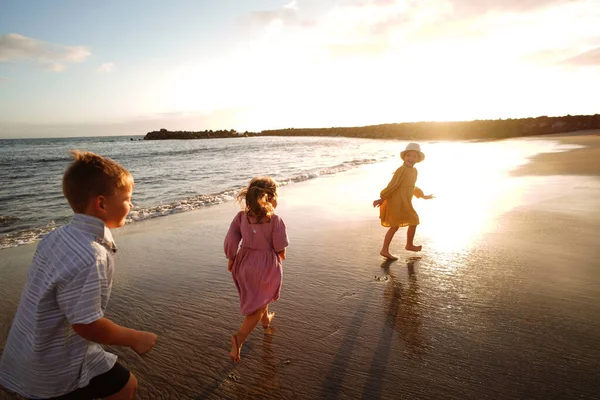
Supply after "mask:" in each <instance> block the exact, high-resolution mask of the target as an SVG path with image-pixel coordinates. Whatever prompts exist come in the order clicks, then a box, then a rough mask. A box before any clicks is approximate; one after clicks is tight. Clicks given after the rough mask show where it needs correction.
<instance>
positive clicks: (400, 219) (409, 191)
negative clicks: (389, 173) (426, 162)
mask: <svg viewBox="0 0 600 400" xmlns="http://www.w3.org/2000/svg"><path fill="white" fill-rule="evenodd" d="M416 182H417V169H416V168H414V167H413V168H410V167H407V166H406V165H405V164H403V165H402V166H401V167H400V168H398V169H397V170H396V172H394V177H393V178H392V180H391V181H390V183H389V184H388V185H387V187H386V188H385V189H383V190H382V191H381V194H380V197H381V198H382V199H383V200H384V201H383V203H382V204H381V206H380V207H379V218H380V219H381V225H383V226H408V225H419V215H418V214H417V212H416V211H415V209H414V208H413V206H412V197H413V196H417V197H423V191H422V190H421V189H419V188H418V187H416V186H415V183H416Z"/></svg>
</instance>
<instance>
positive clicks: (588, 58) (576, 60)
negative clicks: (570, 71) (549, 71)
mask: <svg viewBox="0 0 600 400" xmlns="http://www.w3.org/2000/svg"><path fill="white" fill-rule="evenodd" d="M561 64H563V65H570V66H575V67H589V66H600V47H596V48H595V49H592V50H589V51H586V52H584V53H581V54H578V55H576V56H575V57H571V58H568V59H566V60H564V61H562V62H561Z"/></svg>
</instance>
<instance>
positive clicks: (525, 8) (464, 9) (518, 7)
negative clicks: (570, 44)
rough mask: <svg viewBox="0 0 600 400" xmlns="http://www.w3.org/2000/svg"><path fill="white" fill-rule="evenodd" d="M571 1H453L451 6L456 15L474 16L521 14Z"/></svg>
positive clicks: (570, 0)
mask: <svg viewBox="0 0 600 400" xmlns="http://www.w3.org/2000/svg"><path fill="white" fill-rule="evenodd" d="M572 2H574V1H573V0H477V1H473V0H454V1H453V5H454V9H455V10H456V13H457V14H458V15H476V14H482V13H486V12H493V11H497V12H511V13H512V12H514V13H523V12H530V11H535V10H539V9H542V8H549V7H553V6H556V5H560V4H566V3H572Z"/></svg>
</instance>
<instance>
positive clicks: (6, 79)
mask: <svg viewBox="0 0 600 400" xmlns="http://www.w3.org/2000/svg"><path fill="white" fill-rule="evenodd" d="M9 80H10V79H8V78H7V77H5V76H0V82H3V81H4V82H5V81H9Z"/></svg>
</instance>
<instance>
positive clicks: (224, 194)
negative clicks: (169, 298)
mask: <svg viewBox="0 0 600 400" xmlns="http://www.w3.org/2000/svg"><path fill="white" fill-rule="evenodd" d="M379 161H381V160H378V159H375V158H360V159H354V160H350V161H346V162H343V163H341V164H337V165H334V166H331V167H325V168H317V169H313V170H308V171H303V172H302V173H300V174H296V175H293V176H289V177H275V178H276V180H277V182H278V183H279V185H280V186H285V185H289V184H292V183H298V182H304V181H307V180H310V179H315V178H318V177H320V176H325V175H333V174H337V173H340V172H344V171H348V170H350V169H353V168H356V167H359V166H361V165H366V164H372V163H376V162H379ZM241 188H242V186H237V187H231V188H229V189H227V190H224V191H221V192H219V193H213V194H200V195H196V196H190V197H186V198H183V199H179V200H176V201H172V202H168V203H163V204H159V205H154V206H151V207H144V208H137V207H135V208H134V209H133V210H131V212H130V213H129V215H128V216H127V219H126V223H128V224H129V223H135V222H136V221H143V220H147V219H152V218H157V217H162V216H166V215H172V214H178V213H181V212H186V211H192V210H196V209H199V208H204V207H210V206H214V205H217V204H222V203H225V202H229V201H233V200H234V199H235V196H236V195H237V193H238V192H239V190H240V189H241ZM16 220H17V219H16V218H15V217H10V216H5V217H0V226H8V225H1V223H6V224H8V223H9V221H12V223H14V222H16ZM3 221H6V222H3ZM61 222H62V221H61ZM60 225H61V224H57V223H56V222H55V221H51V222H50V223H49V224H47V225H46V226H43V227H35V228H28V229H23V230H19V231H15V232H9V233H5V234H0V249H5V248H9V247H16V246H21V245H25V244H29V243H33V242H35V241H36V240H39V239H41V238H42V237H44V235H46V234H48V233H49V232H51V231H53V230H54V229H56V228H57V227H58V226H60Z"/></svg>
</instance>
